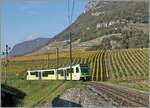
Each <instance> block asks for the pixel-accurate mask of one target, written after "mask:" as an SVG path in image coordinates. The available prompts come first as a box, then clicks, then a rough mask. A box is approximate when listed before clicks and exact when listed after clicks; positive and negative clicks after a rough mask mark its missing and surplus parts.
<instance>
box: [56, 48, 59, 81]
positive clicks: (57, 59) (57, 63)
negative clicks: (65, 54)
mask: <svg viewBox="0 0 150 108" xmlns="http://www.w3.org/2000/svg"><path fill="white" fill-rule="evenodd" d="M58 66H59V48H56V70H57V76H56V79H58Z"/></svg>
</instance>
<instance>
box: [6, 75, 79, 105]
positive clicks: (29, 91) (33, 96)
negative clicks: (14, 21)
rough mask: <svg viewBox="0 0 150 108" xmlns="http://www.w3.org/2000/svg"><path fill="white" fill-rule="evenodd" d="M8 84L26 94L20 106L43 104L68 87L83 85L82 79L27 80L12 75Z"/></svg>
mask: <svg viewBox="0 0 150 108" xmlns="http://www.w3.org/2000/svg"><path fill="white" fill-rule="evenodd" d="M7 84H8V85H10V86H12V87H15V88H17V89H19V90H21V91H22V92H24V93H25V94H26V96H25V97H24V99H23V101H22V102H21V103H19V104H18V106H23V107H35V106H43V105H44V104H46V103H47V102H50V101H52V100H53V98H55V97H56V96H58V95H60V94H61V93H63V91H64V90H66V89H68V88H75V87H82V82H81V81H50V80H49V81H39V80H36V81H27V80H24V79H22V78H21V77H16V76H13V77H12V76H11V77H9V78H8V81H7Z"/></svg>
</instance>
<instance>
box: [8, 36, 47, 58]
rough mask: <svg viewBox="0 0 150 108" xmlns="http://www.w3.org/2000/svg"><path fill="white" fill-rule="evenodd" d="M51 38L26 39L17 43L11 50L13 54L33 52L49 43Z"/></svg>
mask: <svg viewBox="0 0 150 108" xmlns="http://www.w3.org/2000/svg"><path fill="white" fill-rule="evenodd" d="M48 41H49V38H37V39H34V40H29V41H25V42H22V43H19V44H16V45H15V46H14V47H13V49H12V50H11V52H10V55H11V56H20V55H24V54H27V53H30V52H33V51H35V50H37V49H39V48H41V47H43V46H44V45H45V44H47V43H48Z"/></svg>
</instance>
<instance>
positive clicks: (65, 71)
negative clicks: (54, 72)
mask: <svg viewBox="0 0 150 108" xmlns="http://www.w3.org/2000/svg"><path fill="white" fill-rule="evenodd" d="M64 79H65V80H67V70H66V69H65V70H64Z"/></svg>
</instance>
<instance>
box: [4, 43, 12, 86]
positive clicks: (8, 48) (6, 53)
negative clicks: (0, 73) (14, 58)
mask: <svg viewBox="0 0 150 108" xmlns="http://www.w3.org/2000/svg"><path fill="white" fill-rule="evenodd" d="M10 49H11V48H10V47H9V46H8V45H7V44H6V49H5V52H3V55H5V75H4V78H5V79H4V83H5V84H7V68H8V63H9V60H8V51H9V50H10Z"/></svg>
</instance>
